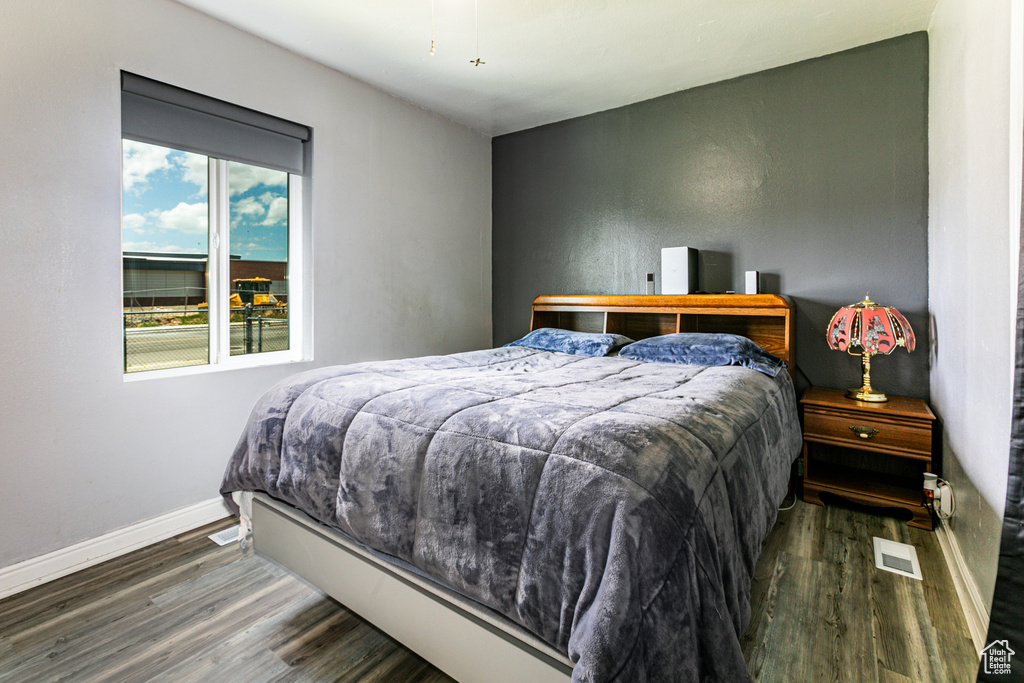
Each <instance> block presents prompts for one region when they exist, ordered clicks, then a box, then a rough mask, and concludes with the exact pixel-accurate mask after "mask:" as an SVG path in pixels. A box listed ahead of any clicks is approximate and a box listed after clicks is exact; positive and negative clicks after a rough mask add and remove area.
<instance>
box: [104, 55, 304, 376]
mask: <svg viewBox="0 0 1024 683" xmlns="http://www.w3.org/2000/svg"><path fill="white" fill-rule="evenodd" d="M121 97H122V99H121V109H122V137H123V140H122V167H121V168H122V218H121V245H122V246H121V251H122V254H121V255H122V262H123V321H124V332H123V339H124V372H125V374H126V376H127V375H129V374H132V373H138V372H142V371H159V370H162V371H168V372H170V374H180V373H181V371H180V370H175V369H180V368H185V367H189V366H219V367H240V366H245V365H254V364H263V363H267V362H281V361H289V360H298V359H301V358H302V348H303V341H304V340H303V336H304V334H305V332H306V326H305V321H304V319H303V315H302V313H303V306H302V302H303V291H302V279H303V278H302V271H303V265H304V264H303V261H302V252H303V250H302V244H303V230H302V226H303V219H302V210H301V205H302V183H303V174H302V171H303V169H304V167H305V166H306V154H307V146H308V143H309V138H310V131H309V129H308V128H306V127H304V126H298V125H297V124H293V123H291V122H288V121H283V120H281V119H276V118H274V117H270V116H267V115H265V114H260V113H258V112H254V111H252V110H248V109H243V108H240V107H235V106H234V105H230V104H227V103H225V102H222V101H220V100H213V99H211V98H207V97H204V96H202V95H197V94H195V93H192V92H189V91H184V90H180V89H178V88H174V87H172V86H168V85H165V84H162V83H158V82H156V81H151V80H149V79H144V78H141V77H139V76H134V75H133V74H128V73H122V96H121ZM164 374H167V372H165V373H164Z"/></svg>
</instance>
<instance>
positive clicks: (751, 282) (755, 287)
mask: <svg viewBox="0 0 1024 683" xmlns="http://www.w3.org/2000/svg"><path fill="white" fill-rule="evenodd" d="M760 275H761V274H760V273H759V272H757V271H756V270H748V271H747V287H746V289H745V290H744V291H745V292H746V293H747V294H760V293H761V287H760V284H759V283H758V278H759V276H760Z"/></svg>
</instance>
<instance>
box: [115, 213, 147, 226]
mask: <svg viewBox="0 0 1024 683" xmlns="http://www.w3.org/2000/svg"><path fill="white" fill-rule="evenodd" d="M145 225H146V217H145V216H143V215H142V214H141V213H128V214H125V215H123V216H121V227H122V228H124V229H126V230H138V229H139V228H142V227H144V226H145Z"/></svg>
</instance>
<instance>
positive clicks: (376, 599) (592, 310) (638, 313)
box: [252, 294, 795, 683]
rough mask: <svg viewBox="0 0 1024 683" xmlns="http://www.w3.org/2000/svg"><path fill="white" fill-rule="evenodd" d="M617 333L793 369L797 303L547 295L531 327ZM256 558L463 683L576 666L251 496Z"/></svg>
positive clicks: (562, 675) (549, 678)
mask: <svg viewBox="0 0 1024 683" xmlns="http://www.w3.org/2000/svg"><path fill="white" fill-rule="evenodd" d="M539 327H558V328H562V329H574V330H580V331H588V332H616V333H620V334H625V335H627V336H629V337H632V338H633V339H643V338H645V337H651V336H655V335H659V334H668V333H671V332H680V331H701V332H731V333H736V334H742V335H744V336H746V337H749V338H750V339H751V340H753V341H754V342H756V343H757V344H759V345H760V346H762V347H763V348H765V349H766V350H768V351H770V352H771V353H773V354H775V355H776V356H779V357H780V358H782V359H783V360H785V361H787V362H788V363H789V366H790V373H793V371H794V368H795V362H794V352H793V339H794V328H793V304H792V302H790V301H789V299H786V298H784V297H780V296H776V295H771V294H757V295H739V294H734V295H687V296H550V297H543V296H542V297H537V298H536V299H535V300H534V302H533V316H532V319H531V325H530V329H531V330H533V329H537V328H539ZM252 512H253V515H252V522H253V542H254V546H255V549H256V552H258V553H260V554H261V555H263V556H265V557H268V558H270V559H271V560H273V561H275V562H278V563H279V564H281V565H283V566H284V567H286V568H287V569H290V570H291V571H293V572H295V573H296V574H298V575H299V576H301V577H302V578H304V579H306V580H307V581H309V582H310V583H312V584H313V585H314V586H316V587H318V588H320V589H321V590H323V591H324V592H325V593H327V594H328V595H330V596H331V597H333V598H334V599H336V600H338V601H339V602H340V603H342V604H343V605H345V607H347V608H348V609H350V610H352V611H353V612H355V613H356V614H358V615H360V616H361V617H363V618H365V619H366V620H368V621H369V622H371V623H373V624H374V625H376V626H377V627H378V628H380V629H381V630H383V631H384V632H386V633H388V634H389V635H391V636H392V637H393V638H395V639H396V640H398V641H399V642H401V643H402V644H403V645H405V646H406V647H408V648H409V649H410V650H412V651H413V652H415V653H417V654H418V655H420V656H421V657H423V658H424V659H426V660H427V661H429V662H430V663H432V664H433V665H435V666H436V667H438V668H439V669H441V670H442V671H444V672H445V673H447V674H448V675H449V676H452V677H453V678H455V679H456V680H458V681H463V682H464V683H476V682H479V683H505V682H507V683H520V682H522V681H530V682H536V683H548V682H551V683H555V682H558V683H565V682H566V681H568V680H569V679H570V678H571V676H572V662H570V661H569V659H568V658H567V657H566V655H565V654H564V653H560V652H558V651H557V650H555V649H554V648H553V647H551V646H550V645H548V644H547V643H545V642H544V641H542V640H541V639H540V638H538V637H537V636H535V635H534V634H532V633H530V632H529V631H527V630H526V629H524V628H522V627H521V626H519V625H518V624H515V623H514V622H512V621H511V620H509V619H507V618H506V617H504V616H502V615H500V614H498V613H497V612H494V611H493V610H491V609H489V608H487V607H484V606H482V605H480V604H478V603H475V602H473V601H472V600H470V599H468V598H466V597H464V596H462V595H460V594H458V593H456V592H454V591H452V590H450V589H448V588H445V587H444V586H441V585H440V584H438V583H436V582H434V581H431V580H429V579H426V578H424V577H422V576H420V575H418V574H416V573H414V572H411V571H408V570H406V569H403V568H401V567H398V566H396V565H394V564H392V563H390V562H387V561H386V560H384V559H382V558H380V557H378V556H377V555H375V554H373V553H371V552H369V551H367V550H366V549H365V548H363V547H361V546H359V545H358V544H356V543H354V542H353V541H352V540H351V539H350V538H348V537H347V536H345V535H344V534H342V533H341V532H339V531H337V530H335V529H332V528H331V527H328V526H326V525H324V524H321V523H319V522H317V521H315V520H313V519H312V518H310V517H309V516H307V515H306V514H305V513H303V512H301V511H299V510H296V509H295V508H293V507H291V506H289V505H286V504H284V503H281V502H279V501H276V500H274V499H273V498H270V497H269V496H267V495H265V494H262V493H257V494H256V495H255V497H254V500H253V510H252Z"/></svg>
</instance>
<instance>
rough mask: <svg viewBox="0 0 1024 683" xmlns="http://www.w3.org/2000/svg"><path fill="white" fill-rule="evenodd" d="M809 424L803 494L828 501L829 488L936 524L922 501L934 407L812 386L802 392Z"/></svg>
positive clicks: (917, 522) (920, 523)
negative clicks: (864, 399)
mask: <svg viewBox="0 0 1024 683" xmlns="http://www.w3.org/2000/svg"><path fill="white" fill-rule="evenodd" d="M800 407H801V409H802V413H803V424H804V500H806V501H807V502H810V503H817V504H818V505H823V504H824V503H822V501H821V498H820V497H819V494H821V493H831V494H834V495H836V496H840V497H842V498H845V499H847V500H850V501H853V502H856V503H862V504H864V505H871V506H876V507H887V508H902V509H904V510H909V511H910V512H912V513H913V515H914V517H913V519H911V520H910V521H909V522H907V524H908V525H909V526H914V527H919V528H922V529H931V528H932V516H931V511H930V510H929V509H928V508H927V507H925V505H924V502H923V500H924V497H923V493H922V489H923V486H924V477H923V474H924V473H925V472H931V471H932V444H933V439H932V433H933V426H934V423H935V414H934V413H932V411H931V409H930V408H929V407H928V404H927V403H925V402H924V401H922V400H921V399H917V398H904V397H901V396H890V397H889V400H888V401H886V402H884V403H864V402H862V401H854V400H853V399H849V398H846V396H845V395H844V392H842V391H836V390H833V389H819V388H817V387H811V388H810V389H808V390H807V391H806V392H804V395H803V397H802V398H801V399H800Z"/></svg>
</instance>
